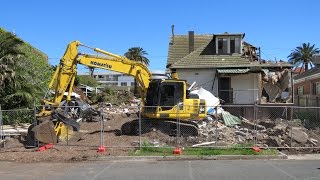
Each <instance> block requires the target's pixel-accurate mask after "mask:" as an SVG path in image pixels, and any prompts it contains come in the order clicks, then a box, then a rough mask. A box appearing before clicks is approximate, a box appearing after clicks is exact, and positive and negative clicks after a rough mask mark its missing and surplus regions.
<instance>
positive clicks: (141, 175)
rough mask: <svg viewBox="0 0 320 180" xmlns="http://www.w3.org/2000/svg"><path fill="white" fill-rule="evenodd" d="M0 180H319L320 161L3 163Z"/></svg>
mask: <svg viewBox="0 0 320 180" xmlns="http://www.w3.org/2000/svg"><path fill="white" fill-rule="evenodd" d="M0 179H64V180H69V179H88V180H96V179H107V180H113V179H136V180H144V179H159V180H170V179H174V180H176V179H181V180H188V179H189V180H194V179H197V180H198V179H199V180H204V179H210V180H215V179H217V180H224V179H228V180H233V179H235V180H260V179H261V180H262V179H263V180H268V179H270V180H287V179H288V180H291V179H299V180H301V179H305V180H315V179H320V161H319V160H270V161H261V160H260V161H257V160H242V161H239V160H238V161H214V160H211V161H208V160H207V161H150V160H148V161H112V162H108V161H98V162H79V163H28V164H21V163H14V162H0Z"/></svg>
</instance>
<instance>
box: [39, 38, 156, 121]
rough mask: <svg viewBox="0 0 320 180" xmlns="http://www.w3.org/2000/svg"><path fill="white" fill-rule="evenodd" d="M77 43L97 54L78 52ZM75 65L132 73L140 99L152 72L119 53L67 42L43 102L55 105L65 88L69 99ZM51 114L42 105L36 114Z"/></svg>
mask: <svg viewBox="0 0 320 180" xmlns="http://www.w3.org/2000/svg"><path fill="white" fill-rule="evenodd" d="M79 46H84V47H87V48H90V49H92V50H94V51H95V52H98V53H99V55H89V54H82V53H79V51H78V47H79ZM78 64H82V65H85V66H88V67H94V68H99V69H106V70H111V71H115V72H120V73H124V74H127V75H130V76H133V77H134V78H135V79H136V81H137V82H138V83H139V85H140V91H139V92H140V96H141V98H142V99H144V98H145V95H146V91H147V89H148V86H149V83H150V79H151V77H152V74H151V73H150V71H149V70H148V68H147V67H146V66H145V65H144V64H142V63H139V62H135V61H132V60H130V59H128V58H126V57H123V56H119V55H115V54H112V53H110V52H107V51H104V50H101V49H99V48H91V47H89V46H86V45H83V44H81V43H80V42H79V41H73V42H71V43H69V44H68V46H67V49H66V51H65V53H64V55H63V57H62V58H61V60H60V63H59V65H58V67H57V69H56V71H55V73H54V75H53V77H52V79H51V81H50V84H49V90H53V91H54V97H53V98H51V99H50V98H47V97H45V98H44V103H45V104H46V105H50V106H54V107H58V106H59V104H60V103H61V101H62V99H63V96H64V94H65V92H66V91H68V95H67V101H70V100H71V93H72V89H73V85H74V80H75V78H76V76H77V65H78ZM142 102H143V101H142ZM51 113H52V109H49V110H46V109H45V108H44V109H43V110H42V111H41V112H40V113H39V114H38V116H48V115H50V114H51Z"/></svg>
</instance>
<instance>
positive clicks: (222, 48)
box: [218, 38, 228, 54]
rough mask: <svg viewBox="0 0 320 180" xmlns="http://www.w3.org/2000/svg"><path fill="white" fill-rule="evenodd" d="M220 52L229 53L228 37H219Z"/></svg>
mask: <svg viewBox="0 0 320 180" xmlns="http://www.w3.org/2000/svg"><path fill="white" fill-rule="evenodd" d="M218 54H228V39H226V38H218Z"/></svg>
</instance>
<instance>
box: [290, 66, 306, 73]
mask: <svg viewBox="0 0 320 180" xmlns="http://www.w3.org/2000/svg"><path fill="white" fill-rule="evenodd" d="M292 72H293V73H295V74H300V73H303V72H304V67H296V68H295V69H294V70H293V71H292Z"/></svg>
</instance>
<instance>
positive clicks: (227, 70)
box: [217, 69, 249, 74]
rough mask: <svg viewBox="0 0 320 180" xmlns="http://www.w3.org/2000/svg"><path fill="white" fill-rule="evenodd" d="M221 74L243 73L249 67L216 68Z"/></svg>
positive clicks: (247, 70)
mask: <svg viewBox="0 0 320 180" xmlns="http://www.w3.org/2000/svg"><path fill="white" fill-rule="evenodd" d="M217 71H218V73H221V74H243V73H247V72H249V69H218V70H217Z"/></svg>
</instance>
